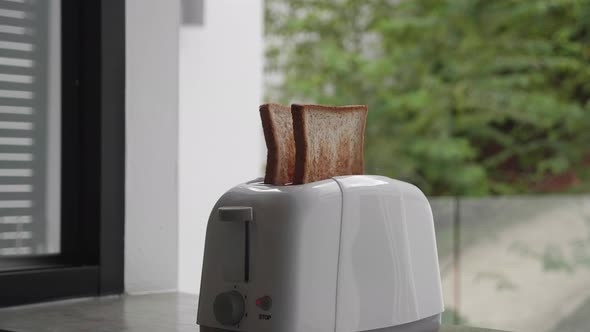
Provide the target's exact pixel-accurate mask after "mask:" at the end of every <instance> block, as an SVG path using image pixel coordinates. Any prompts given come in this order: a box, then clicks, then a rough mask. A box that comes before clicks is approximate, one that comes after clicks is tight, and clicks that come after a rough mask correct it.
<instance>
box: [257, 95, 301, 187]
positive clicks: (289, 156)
mask: <svg viewBox="0 0 590 332" xmlns="http://www.w3.org/2000/svg"><path fill="white" fill-rule="evenodd" d="M259 110H260V118H261V120H262V129H263V132H264V140H265V142H266V148H267V150H268V152H267V157H266V174H265V176H264V183H267V184H273V185H285V184H289V183H291V182H292V181H293V172H294V168H295V151H294V150H295V143H294V142H293V134H292V128H291V125H290V124H289V126H288V127H289V128H288V129H285V128H279V127H280V124H279V123H278V121H279V119H278V118H275V116H276V114H273V110H275V111H279V112H286V113H287V112H290V108H289V106H284V105H279V104H264V105H261V106H260V108H259ZM289 121H292V120H291V119H289Z"/></svg>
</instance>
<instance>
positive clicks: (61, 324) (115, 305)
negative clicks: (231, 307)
mask: <svg viewBox="0 0 590 332" xmlns="http://www.w3.org/2000/svg"><path fill="white" fill-rule="evenodd" d="M197 303H198V298H197V296H195V295H188V294H179V293H166V294H151V295H137V296H127V295H123V296H109V297H104V298H92V299H78V300H69V301H61V302H53V303H47V304H37V305H32V306H21V307H13V308H5V309H0V331H2V330H7V331H11V332H13V331H14V332H119V331H125V332H135V331H137V332H150V331H154V332H156V331H157V332H168V331H175V332H198V331H199V328H198V326H197V325H196V324H195V316H196V311H197ZM492 331H494V330H487V329H477V328H471V327H460V326H443V327H441V328H440V329H439V331H438V332H492ZM411 332H419V331H411Z"/></svg>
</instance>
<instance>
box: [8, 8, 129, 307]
mask: <svg viewBox="0 0 590 332" xmlns="http://www.w3.org/2000/svg"><path fill="white" fill-rule="evenodd" d="M61 7H62V9H61V16H62V18H61V21H62V22H61V23H62V29H61V30H62V32H61V36H62V38H61V40H62V46H61V48H62V59H61V63H62V68H61V71H62V82H61V84H62V92H61V94H62V157H61V158H62V171H61V173H62V178H61V192H62V194H61V196H62V197H61V216H62V217H61V219H62V220H61V239H62V240H61V252H60V254H59V255H47V256H33V257H27V258H23V259H22V261H23V262H25V263H24V264H26V268H25V267H22V268H20V269H18V267H16V268H15V269H12V270H2V271H0V294H1V296H0V307H6V306H13V305H21V304H29V303H37V302H42V301H49V300H56V299H65V298H74V297H86V296H98V295H108V294H120V293H122V292H123V290H124V285H123V281H124V229H125V226H124V219H125V1H120V0H93V1H78V0H62V2H61ZM6 259H8V260H13V261H17V260H18V259H19V258H18V257H15V258H6V257H3V258H0V260H6Z"/></svg>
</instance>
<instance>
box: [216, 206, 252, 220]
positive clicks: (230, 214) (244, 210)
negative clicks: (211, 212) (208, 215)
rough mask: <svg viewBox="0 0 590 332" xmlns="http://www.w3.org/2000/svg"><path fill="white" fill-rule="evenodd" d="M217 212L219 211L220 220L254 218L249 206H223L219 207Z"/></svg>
mask: <svg viewBox="0 0 590 332" xmlns="http://www.w3.org/2000/svg"><path fill="white" fill-rule="evenodd" d="M217 212H218V213H219V220H221V221H226V222H228V221H233V222H245V221H252V220H253V219H254V218H253V213H252V208H251V207H249V206H223V207H220V208H218V209H217Z"/></svg>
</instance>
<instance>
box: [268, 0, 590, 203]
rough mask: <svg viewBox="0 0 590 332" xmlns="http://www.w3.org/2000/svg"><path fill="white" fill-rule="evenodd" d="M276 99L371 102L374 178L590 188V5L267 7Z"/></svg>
mask: <svg viewBox="0 0 590 332" xmlns="http://www.w3.org/2000/svg"><path fill="white" fill-rule="evenodd" d="M265 17H266V25H265V27H266V40H267V49H266V72H267V73H266V77H267V83H266V85H267V86H266V91H267V99H269V100H275V101H280V102H283V103H287V104H290V103H292V102H295V101H297V102H313V103H322V104H337V105H343V104H367V105H369V117H368V121H367V129H366V141H365V164H366V165H365V168H366V173H369V174H381V175H387V176H390V177H394V178H398V179H403V180H406V181H409V182H411V183H414V184H416V185H418V186H419V187H420V188H421V189H422V190H423V191H425V192H426V193H427V194H429V195H490V194H516V193H531V192H556V191H559V192H564V191H570V192H572V191H587V190H588V189H590V171H589V169H590V167H589V166H590V1H589V0H553V1H551V0H535V1H531V0H527V1H513V0H371V1H357V0H332V1H321V0H266V15H265Z"/></svg>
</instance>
